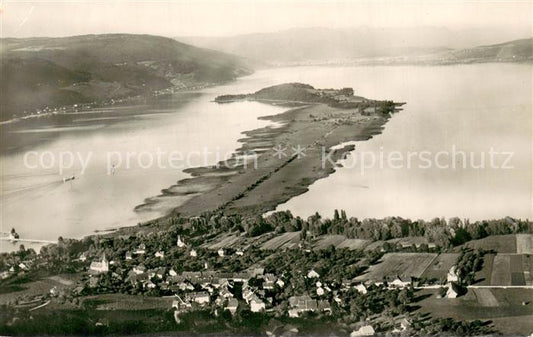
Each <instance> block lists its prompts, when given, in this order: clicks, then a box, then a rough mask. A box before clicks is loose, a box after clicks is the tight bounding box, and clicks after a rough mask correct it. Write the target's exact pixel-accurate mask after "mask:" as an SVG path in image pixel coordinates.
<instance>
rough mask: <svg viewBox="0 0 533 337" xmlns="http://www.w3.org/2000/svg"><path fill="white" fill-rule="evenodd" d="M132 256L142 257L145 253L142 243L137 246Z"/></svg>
mask: <svg viewBox="0 0 533 337" xmlns="http://www.w3.org/2000/svg"><path fill="white" fill-rule="evenodd" d="M133 253H134V254H137V255H143V254H145V253H146V246H145V244H144V243H141V244H140V245H139V247H138V248H137V249H136V250H135V251H134V252H133Z"/></svg>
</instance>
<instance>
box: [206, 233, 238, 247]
mask: <svg viewBox="0 0 533 337" xmlns="http://www.w3.org/2000/svg"><path fill="white" fill-rule="evenodd" d="M240 241H241V238H240V237H239V236H236V235H228V236H225V237H222V238H221V239H218V238H217V239H216V240H215V241H213V242H209V243H206V244H205V247H206V248H208V249H220V248H229V247H231V246H233V245H235V244H237V243H238V242H240Z"/></svg>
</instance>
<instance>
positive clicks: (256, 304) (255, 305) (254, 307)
mask: <svg viewBox="0 0 533 337" xmlns="http://www.w3.org/2000/svg"><path fill="white" fill-rule="evenodd" d="M250 310H251V311H252V312H261V311H264V310H265V302H263V301H261V300H260V299H259V298H257V297H254V298H252V300H251V301H250Z"/></svg>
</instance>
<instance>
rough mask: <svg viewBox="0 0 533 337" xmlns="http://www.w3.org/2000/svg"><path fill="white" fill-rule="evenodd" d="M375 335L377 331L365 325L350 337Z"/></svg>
mask: <svg viewBox="0 0 533 337" xmlns="http://www.w3.org/2000/svg"><path fill="white" fill-rule="evenodd" d="M374 333H375V330H374V328H373V327H372V326H371V325H364V326H362V327H360V328H359V330H356V331H353V332H352V333H351V334H350V337H360V336H373V335H374Z"/></svg>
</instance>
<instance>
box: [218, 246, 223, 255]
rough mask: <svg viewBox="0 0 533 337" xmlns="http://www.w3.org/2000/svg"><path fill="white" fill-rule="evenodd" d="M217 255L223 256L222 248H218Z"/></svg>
mask: <svg viewBox="0 0 533 337" xmlns="http://www.w3.org/2000/svg"><path fill="white" fill-rule="evenodd" d="M218 256H220V257H222V256H224V249H222V248H220V249H219V250H218Z"/></svg>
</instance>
